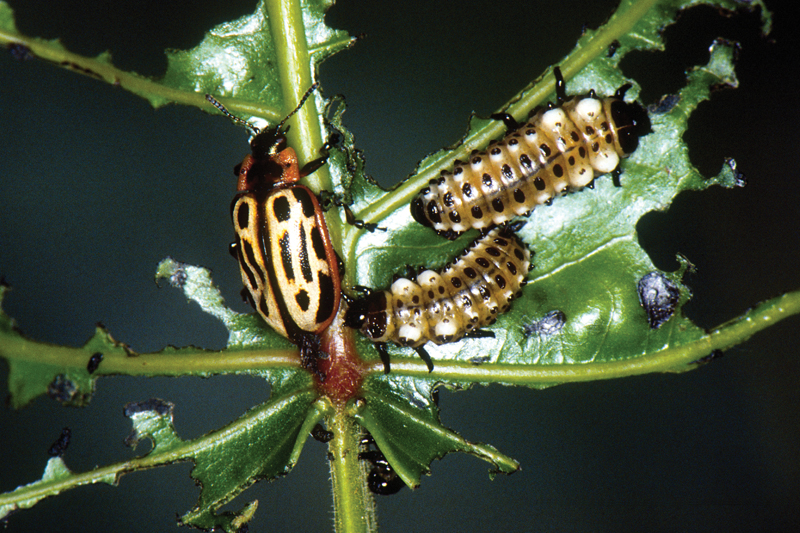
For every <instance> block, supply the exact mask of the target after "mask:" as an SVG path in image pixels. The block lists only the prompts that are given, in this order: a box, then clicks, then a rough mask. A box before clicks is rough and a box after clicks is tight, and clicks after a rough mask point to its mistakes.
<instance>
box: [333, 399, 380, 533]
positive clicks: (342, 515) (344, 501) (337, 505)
mask: <svg viewBox="0 0 800 533" xmlns="http://www.w3.org/2000/svg"><path fill="white" fill-rule="evenodd" d="M327 426H328V429H329V430H331V431H333V440H332V441H331V442H330V445H329V450H330V453H331V455H332V457H331V461H330V464H331V484H332V488H333V505H334V523H335V527H336V533H370V532H375V531H377V530H378V520H377V516H376V514H375V501H374V498H373V496H372V493H370V492H369V490H368V489H367V483H366V469H365V467H364V464H363V463H364V461H361V460H359V458H358V452H359V440H360V438H361V429H360V426H359V425H358V424H356V422H355V420H354V418H353V417H352V416H351V414H350V413H349V412H348V411H347V410H345V409H343V408H337V409H336V410H335V412H334V414H333V416H332V417H330V418H328V420H327Z"/></svg>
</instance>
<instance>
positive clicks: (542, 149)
mask: <svg viewBox="0 0 800 533" xmlns="http://www.w3.org/2000/svg"><path fill="white" fill-rule="evenodd" d="M539 151H540V152H541V153H542V155H543V156H545V157H550V154H551V153H553V152H552V150H550V147H549V146H547V145H546V144H540V145H539Z"/></svg>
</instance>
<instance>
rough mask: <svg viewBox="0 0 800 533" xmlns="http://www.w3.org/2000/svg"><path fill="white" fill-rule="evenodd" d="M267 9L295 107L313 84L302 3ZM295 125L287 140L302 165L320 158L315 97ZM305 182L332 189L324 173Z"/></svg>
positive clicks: (270, 3)
mask: <svg viewBox="0 0 800 533" xmlns="http://www.w3.org/2000/svg"><path fill="white" fill-rule="evenodd" d="M264 8H265V9H266V11H267V13H266V14H265V16H266V18H267V20H269V27H270V32H271V34H272V37H273V39H274V41H275V49H276V53H277V55H278V72H279V74H280V80H281V90H282V92H283V101H284V102H287V103H291V104H292V105H296V104H297V103H298V102H300V99H301V98H302V97H303V95H304V94H305V93H306V91H308V89H309V88H310V87H311V86H312V85H313V83H314V79H313V77H312V74H311V56H310V55H309V49H308V40H307V39H306V33H305V26H304V24H303V12H302V9H301V6H300V2H299V0H292V1H287V0H265V1H264ZM291 110H292V109H287V110H285V113H286V114H288V113H289V112H290V111H291ZM292 124H293V126H292V128H291V129H290V130H289V132H288V133H287V137H288V139H289V145H290V146H292V147H293V148H294V149H295V150H296V151H297V154H298V156H299V158H300V161H301V164H302V162H308V161H311V160H312V159H316V158H317V157H319V149H320V147H321V146H322V129H321V124H320V121H319V112H318V111H317V106H316V103H315V100H314V98H313V97H312V98H309V99H308V100H307V101H306V102H305V104H303V107H302V108H301V109H300V110H299V111H298V112H297V114H296V116H295V117H294V118H293V123H292ZM305 181H306V183H307V184H308V186H309V187H311V188H312V189H314V190H315V191H321V190H330V188H331V182H330V175H329V174H328V172H327V171H326V170H324V169H319V170H317V171H316V172H314V173H313V174H311V175H309V176H308V177H306V178H305Z"/></svg>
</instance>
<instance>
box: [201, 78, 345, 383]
mask: <svg viewBox="0 0 800 533" xmlns="http://www.w3.org/2000/svg"><path fill="white" fill-rule="evenodd" d="M317 85H318V84H317V83H315V84H314V85H312V86H311V88H310V89H309V90H308V91H307V92H306V94H305V95H304V96H303V98H302V99H301V100H300V103H299V104H298V105H297V107H296V108H295V109H294V110H293V111H292V112H291V113H289V115H287V116H286V118H284V119H283V120H282V121H281V122H280V123H279V124H278V125H277V126H275V127H274V128H268V129H265V130H263V131H260V130H259V129H258V128H256V127H255V126H253V125H252V124H249V123H248V122H246V121H244V120H242V119H240V118H238V117H236V116H234V115H232V114H231V113H230V112H228V110H227V109H226V108H225V107H224V106H223V105H222V104H221V103H219V102H218V101H217V100H216V99H214V97H212V96H210V95H206V99H207V100H208V101H209V102H210V103H211V104H212V105H214V106H215V107H216V108H217V109H219V110H220V111H222V113H223V114H225V115H226V116H228V117H229V118H230V119H231V120H233V121H235V122H238V123H240V124H243V125H244V126H245V127H247V128H248V129H250V130H251V131H252V132H253V133H254V136H253V138H252V140H251V141H250V149H251V153H250V154H248V155H247V156H245V158H244V160H243V161H242V162H241V163H240V164H238V165H237V166H236V167H235V168H234V172H235V174H236V175H237V176H238V178H239V179H238V183H237V187H236V190H237V193H236V196H234V198H233V201H232V202H231V220H232V221H233V227H234V231H235V234H236V240H235V241H234V243H233V244H232V245H231V250H230V251H231V254H232V255H233V256H234V257H235V258H236V259H237V260H238V262H239V269H240V271H241V275H242V283H243V284H244V287H245V288H244V291H243V295H244V296H246V298H247V299H248V300H249V302H250V304H251V305H252V306H253V307H254V308H255V310H256V311H257V312H258V314H259V315H260V316H261V317H262V318H263V319H264V321H265V322H266V323H267V324H269V325H270V326H272V328H273V329H275V331H277V332H278V333H280V334H281V335H283V336H284V337H286V338H288V339H289V340H290V341H292V342H293V343H294V344H297V345H298V347H299V348H300V356H301V363H302V365H303V367H304V368H306V369H309V370H311V371H313V372H314V373H316V374H317V376H318V377H319V378H320V380H323V379H324V376H323V375H322V374H321V373H320V371H319V370H318V368H317V358H318V357H325V356H326V354H324V353H322V352H321V350H320V347H319V344H320V338H319V336H320V334H321V333H322V332H323V331H324V330H325V328H327V327H328V326H329V325H330V323H331V321H333V318H334V317H335V316H336V313H337V312H338V310H339V304H340V301H341V275H340V266H339V263H340V260H339V258H338V256H337V254H336V251H335V250H334V248H333V243H332V241H331V237H330V234H329V232H328V226H327V224H326V222H325V214H324V210H323V209H322V207H321V205H320V202H319V200H318V199H317V196H316V195H315V194H314V193H313V192H312V191H311V189H309V188H308V187H306V186H305V185H301V184H300V183H298V182H299V180H300V179H302V178H304V177H305V176H308V175H309V174H311V173H313V172H314V171H316V170H317V169H319V168H320V167H321V166H323V165H324V164H325V163H326V161H327V158H328V156H327V154H326V155H324V156H322V157H320V158H318V159H314V160H313V161H310V162H308V163H306V164H305V165H304V166H303V167H302V168H301V167H300V166H299V163H298V159H297V153H296V152H295V151H294V149H293V148H292V147H291V146H289V145H288V141H287V139H286V132H287V131H288V129H289V127H288V126H287V127H286V128H284V124H285V123H286V121H287V120H288V119H289V118H290V117H291V116H292V115H294V114H295V113H296V112H297V111H298V110H299V109H300V108H301V107H302V106H303V104H304V103H305V101H306V100H307V99H308V97H309V96H310V95H311V93H312V92H313V90H314V89H316V87H317Z"/></svg>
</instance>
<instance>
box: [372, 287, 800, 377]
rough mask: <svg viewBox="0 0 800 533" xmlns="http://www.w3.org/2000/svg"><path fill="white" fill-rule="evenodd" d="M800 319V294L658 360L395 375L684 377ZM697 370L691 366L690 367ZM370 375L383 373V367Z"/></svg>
mask: <svg viewBox="0 0 800 533" xmlns="http://www.w3.org/2000/svg"><path fill="white" fill-rule="evenodd" d="M799 313H800V291H795V292H790V293H787V294H784V295H783V296H779V297H778V298H773V299H772V300H768V301H766V302H762V303H761V304H759V305H757V306H756V307H754V308H753V309H751V310H750V311H748V312H747V313H745V314H744V315H742V316H741V317H739V318H737V319H735V320H733V321H731V322H728V323H727V324H724V325H722V326H719V327H718V328H715V329H714V330H713V331H711V332H710V333H708V334H706V335H703V336H701V337H700V338H698V339H696V340H693V341H691V342H688V343H685V344H682V345H680V346H672V347H669V348H666V349H664V350H661V351H659V352H657V353H654V354H649V355H648V354H643V355H642V356H640V357H635V358H632V359H626V360H622V361H613V362H609V363H586V364H571V365H569V364H558V365H520V364H505V363H486V364H481V365H474V364H472V363H470V362H466V361H437V362H436V367H435V370H434V372H433V373H432V374H429V373H428V368H427V367H426V366H425V364H424V363H423V362H421V361H419V360H418V358H416V357H414V358H410V357H409V358H399V357H395V358H392V374H396V375H404V376H414V377H417V378H429V379H434V380H436V381H443V382H449V381H457V382H474V383H503V384H506V385H548V384H556V383H567V382H577V381H593V380H597V379H611V378H621V377H626V376H635V375H639V374H649V373H652V372H682V371H686V370H691V369H692V368H695V365H692V363H693V362H695V361H697V360H698V359H701V358H702V357H705V356H706V355H709V354H710V353H711V352H712V351H714V350H727V349H728V348H731V347H733V346H736V345H737V344H741V343H742V342H744V341H746V340H747V339H749V338H750V337H752V336H753V335H754V334H756V333H758V332H759V331H761V330H764V329H766V328H768V327H770V326H773V325H775V324H776V323H777V322H780V321H781V320H783V319H785V318H789V317H791V316H793V315H796V314H799ZM690 365H691V366H690ZM365 372H374V373H376V374H378V373H380V372H383V364H382V363H381V362H380V361H377V362H372V363H370V364H369V365H368V366H367V367H366V368H365Z"/></svg>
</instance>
